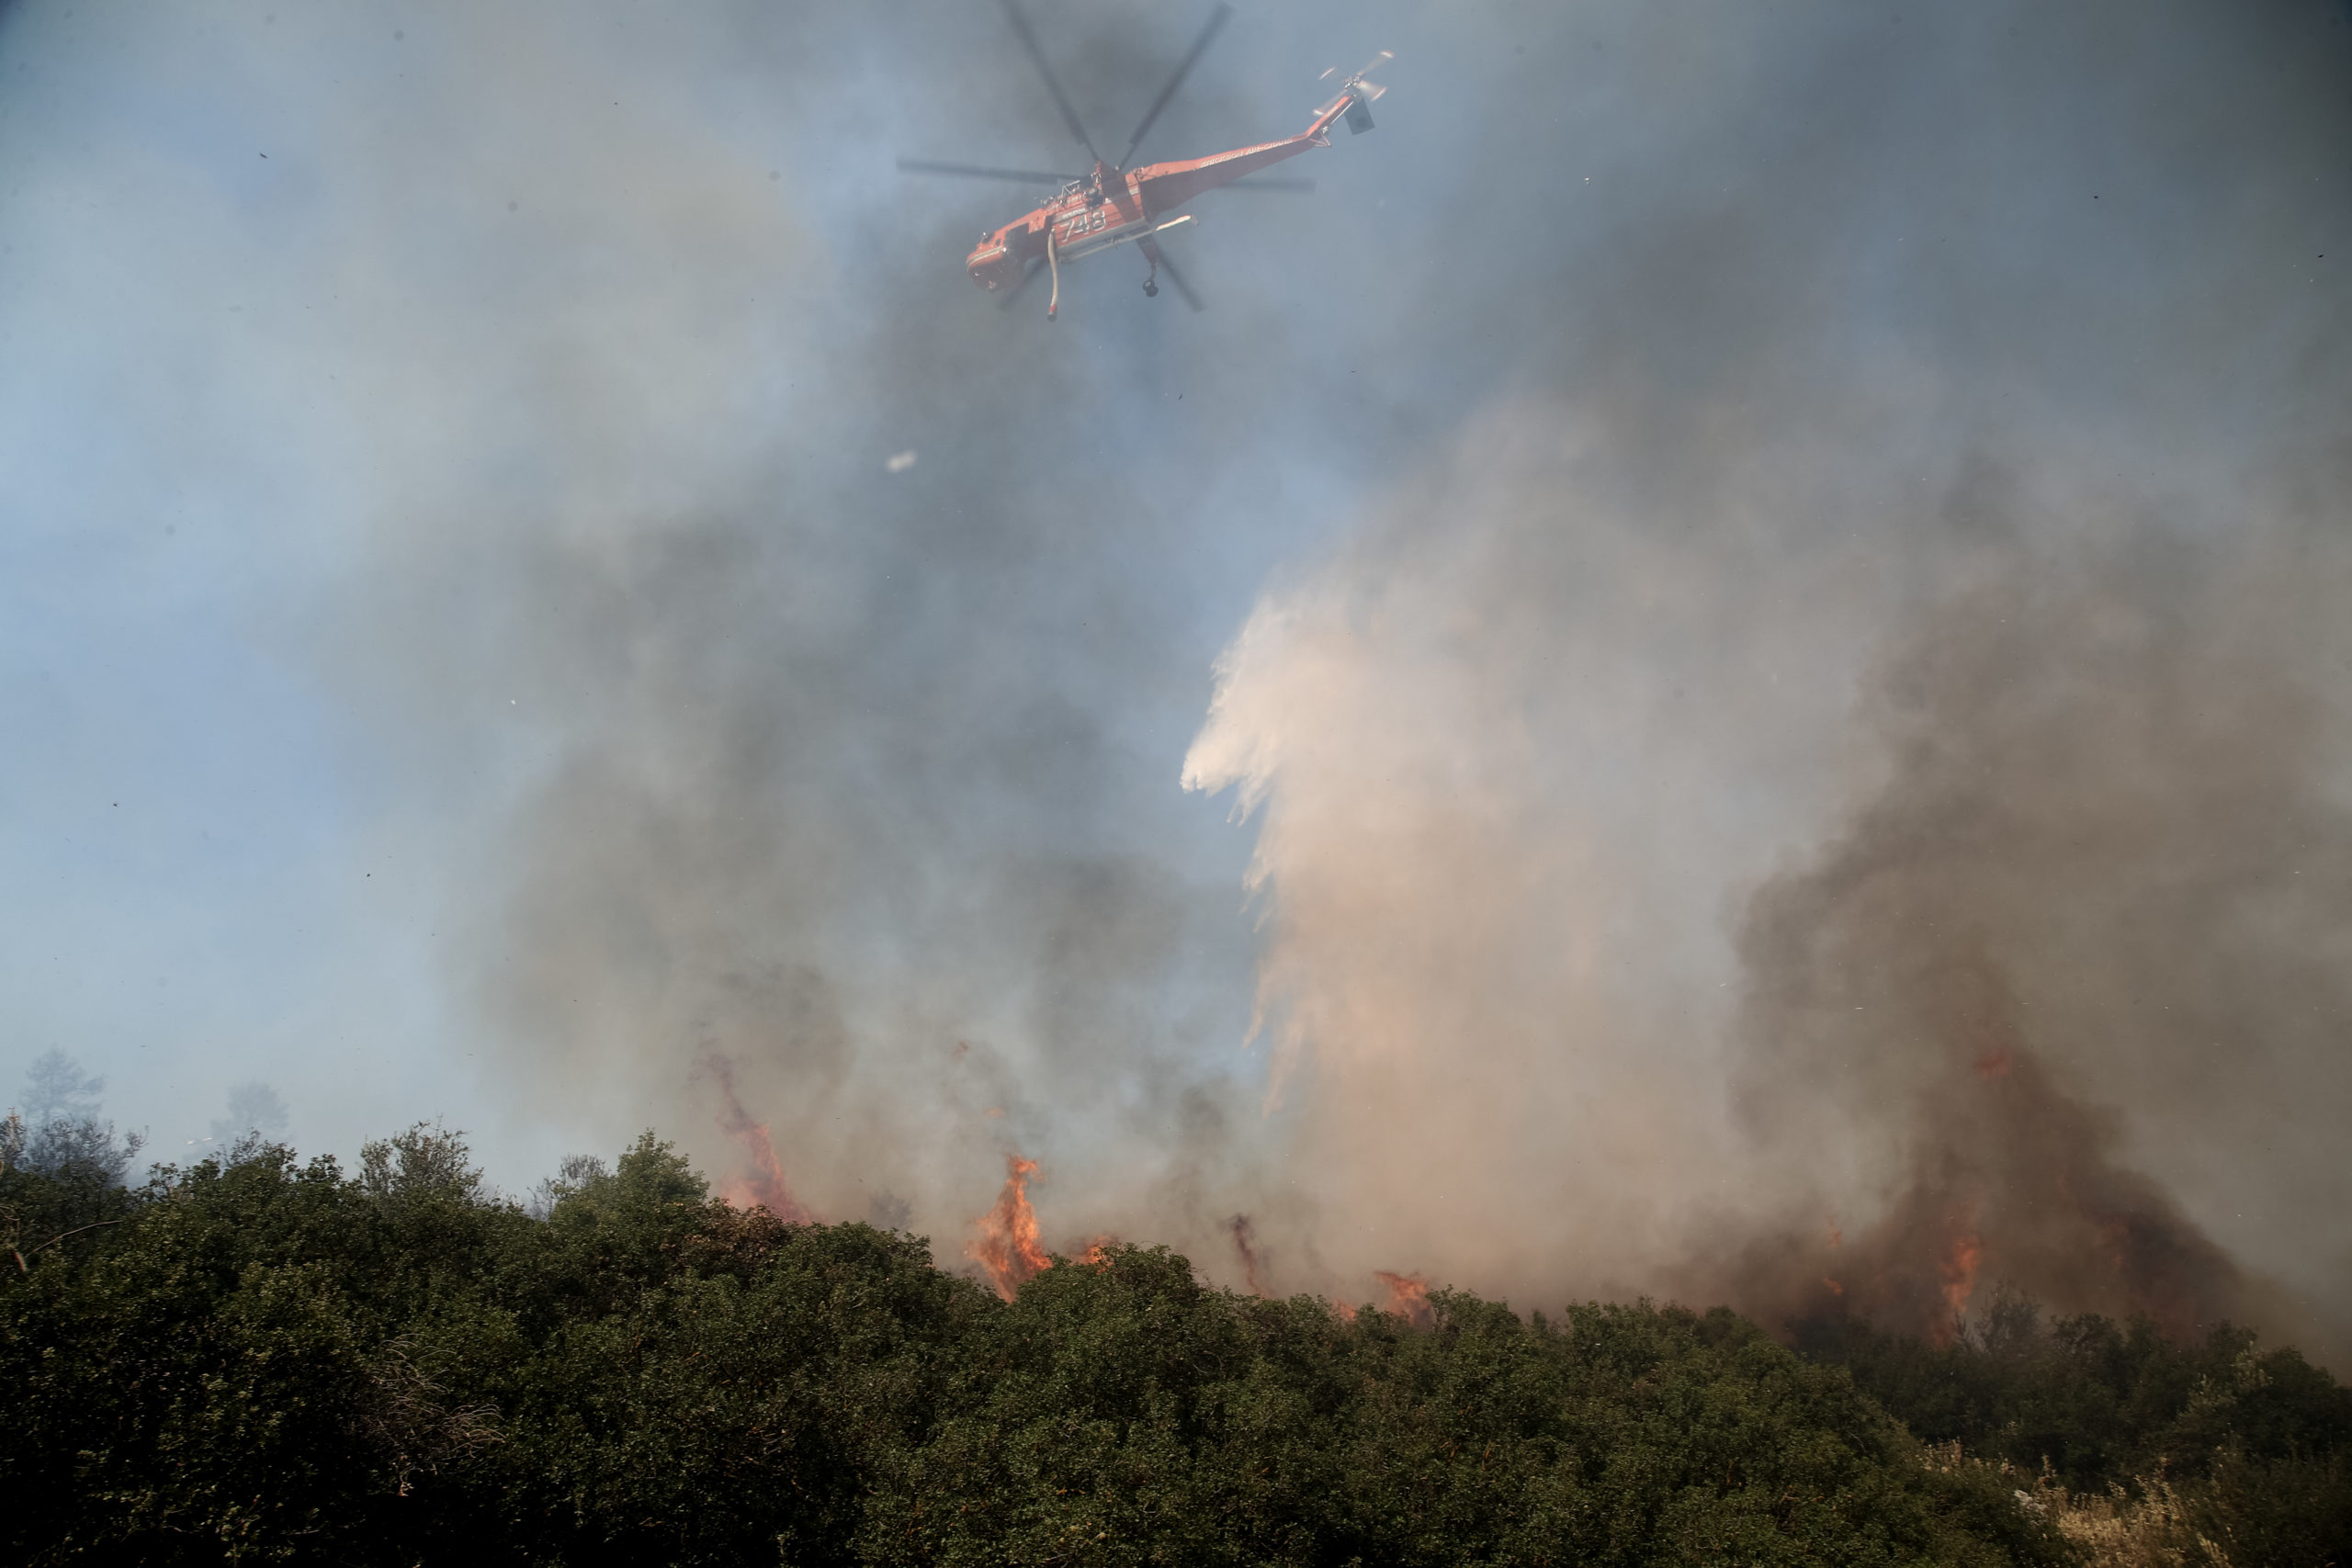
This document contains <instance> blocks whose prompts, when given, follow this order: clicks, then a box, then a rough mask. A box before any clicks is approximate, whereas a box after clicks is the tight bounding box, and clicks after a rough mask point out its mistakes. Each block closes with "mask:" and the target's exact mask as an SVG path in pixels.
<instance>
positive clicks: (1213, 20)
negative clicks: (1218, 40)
mask: <svg viewBox="0 0 2352 1568" xmlns="http://www.w3.org/2000/svg"><path fill="white" fill-rule="evenodd" d="M1232 15H1233V7H1232V6H1228V5H1226V4H1225V3H1224V0H1218V3H1217V8H1216V10H1214V11H1212V12H1210V13H1209V25H1208V26H1207V27H1204V28H1202V29H1201V36H1200V37H1198V38H1196V39H1193V48H1192V52H1190V53H1189V54H1187V55H1185V56H1184V58H1183V60H1182V62H1180V63H1179V64H1178V65H1177V67H1176V73H1175V74H1174V75H1172V76H1170V77H1169V78H1168V85H1166V86H1165V87H1162V88H1160V89H1159V96H1158V97H1156V98H1154V99H1152V100H1151V107H1149V108H1148V109H1146V110H1145V111H1144V115H1143V123H1142V124H1141V125H1138V126H1136V133H1135V135H1134V136H1133V137H1131V138H1130V139H1129V140H1128V141H1127V150H1126V151H1125V152H1123V153H1121V154H1120V155H1119V167H1121V168H1123V169H1124V168H1125V167H1126V166H1127V164H1128V161H1129V160H1130V159H1132V158H1134V157H1135V155H1136V148H1138V147H1140V146H1142V145H1143V139H1144V133H1145V132H1147V131H1148V130H1150V129H1151V122H1152V121H1154V120H1156V119H1158V118H1159V111H1160V110H1162V109H1164V108H1166V107H1168V100H1169V99H1170V98H1172V97H1174V96H1176V89H1177V88H1178V87H1180V86H1182V85H1183V83H1184V75H1185V73H1187V72H1189V71H1191V70H1192V69H1193V62H1194V61H1196V60H1198V59H1200V57H1201V53H1202V51H1204V50H1205V49H1207V48H1208V46H1209V39H1213V38H1215V37H1216V30H1217V28H1221V27H1223V26H1225V19H1226V18H1227V17H1230V16H1232Z"/></svg>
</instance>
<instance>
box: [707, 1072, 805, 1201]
mask: <svg viewBox="0 0 2352 1568" xmlns="http://www.w3.org/2000/svg"><path fill="white" fill-rule="evenodd" d="M703 1066H705V1067H706V1068H707V1070H708V1071H709V1073H710V1076H711V1077H714V1078H716V1079H718V1092H719V1094H720V1095H721V1096H722V1097H724V1098H725V1100H726V1101H727V1104H726V1108H725V1109H724V1110H722V1111H720V1112H719V1113H718V1130H719V1131H720V1132H722V1133H724V1134H727V1135H728V1136H729V1137H730V1138H732V1139H734V1140H735V1142H736V1143H737V1144H739V1145H741V1147H742V1150H743V1154H744V1156H745V1157H746V1158H748V1159H749V1160H750V1161H751V1164H752V1168H751V1169H750V1170H749V1171H746V1172H744V1173H743V1174H741V1175H739V1176H736V1177H734V1178H732V1179H729V1181H727V1182H726V1183H725V1184H724V1185H722V1186H721V1187H720V1188H719V1190H718V1196H719V1198H720V1199H721V1200H722V1201H726V1202H729V1203H731V1204H733V1205H734V1206H735V1207H737V1208H739V1209H749V1208H752V1207H753V1206H754V1205H756V1206H758V1207H761V1208H763V1209H765V1210H767V1212H768V1213H771V1214H774V1215H775V1217H776V1218H777V1219H779V1220H782V1221H784V1222H785V1223H786V1224H808V1223H809V1221H810V1220H811V1219H812V1218H814V1216H813V1215H811V1214H810V1213H809V1211H808V1210H806V1209H804V1208H802V1207H801V1206H800V1205H799V1203H798V1202H797V1201H794V1199H793V1196H792V1189H791V1188H790V1187H788V1186H786V1184H785V1179H784V1166H783V1164H782V1163H781V1162H780V1161H778V1160H777V1158H776V1157H775V1143H774V1142H773V1141H771V1140H770V1139H769V1137H768V1129H767V1123H766V1122H754V1121H752V1113H751V1112H750V1111H746V1110H744V1109H743V1100H742V1097H741V1095H739V1094H737V1093H736V1092H735V1066H734V1064H733V1063H731V1062H729V1061H728V1059H727V1058H726V1057H724V1056H721V1055H718V1054H717V1053H716V1052H713V1053H712V1054H711V1055H708V1056H707V1057H705V1058H704V1060H703Z"/></svg>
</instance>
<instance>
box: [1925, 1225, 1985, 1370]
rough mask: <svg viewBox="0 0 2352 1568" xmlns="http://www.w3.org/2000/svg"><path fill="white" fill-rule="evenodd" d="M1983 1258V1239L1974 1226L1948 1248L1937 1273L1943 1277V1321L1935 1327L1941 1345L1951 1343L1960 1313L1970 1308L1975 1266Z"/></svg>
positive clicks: (1954, 1237) (1981, 1261) (1954, 1239)
mask: <svg viewBox="0 0 2352 1568" xmlns="http://www.w3.org/2000/svg"><path fill="white" fill-rule="evenodd" d="M1984 1261H1985V1239H1984V1237H1982V1236H1980V1235H1977V1234H1976V1232H1975V1230H1974V1229H1973V1228H1971V1229H1968V1230H1963V1231H1962V1232H1961V1233H1960V1234H1959V1235H1955V1236H1953V1237H1952V1238H1951V1246H1950V1247H1947V1248H1945V1250H1944V1256H1943V1261H1942V1262H1941V1263H1940V1264H1939V1266H1938V1268H1937V1272H1938V1274H1939V1275H1940V1276H1941V1278H1942V1280H1943V1298H1944V1321H1943V1322H1942V1323H1940V1324H1939V1325H1937V1326H1936V1333H1935V1339H1936V1343H1937V1344H1938V1345H1939V1346H1940V1345H1949V1344H1951V1341H1952V1337H1953V1335H1954V1334H1955V1333H1956V1332H1957V1330H1956V1328H1955V1327H1954V1325H1956V1324H1957V1323H1958V1322H1959V1320H1960V1314H1962V1313H1963V1312H1966V1311H1967V1310H1968V1298H1969V1297H1970V1296H1972V1295H1973V1294H1974V1293H1975V1292H1976V1269H1977V1267H1978V1266H1979V1265H1980V1264H1982V1263H1983V1262H1984Z"/></svg>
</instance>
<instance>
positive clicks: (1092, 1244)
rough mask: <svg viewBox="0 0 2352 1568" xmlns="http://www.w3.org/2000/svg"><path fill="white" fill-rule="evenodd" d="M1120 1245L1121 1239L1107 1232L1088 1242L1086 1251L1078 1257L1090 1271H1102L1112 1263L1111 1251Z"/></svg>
mask: <svg viewBox="0 0 2352 1568" xmlns="http://www.w3.org/2000/svg"><path fill="white" fill-rule="evenodd" d="M1118 1245H1119V1238H1118V1237H1117V1236H1114V1235H1111V1234H1110V1233H1109V1232H1108V1231H1105V1232H1103V1234H1102V1235H1098V1236H1093V1237H1091V1238H1090V1239H1089V1240H1088V1241H1087V1244H1086V1250H1085V1251H1083V1252H1081V1253H1080V1254H1079V1255H1078V1260H1079V1261H1080V1263H1083V1264H1085V1265H1086V1266H1087V1267H1088V1268H1089V1269H1100V1268H1102V1267H1103V1265H1104V1264H1105V1263H1108V1262H1109V1261H1111V1258H1110V1252H1111V1249H1112V1248H1113V1247H1116V1246H1118Z"/></svg>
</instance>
